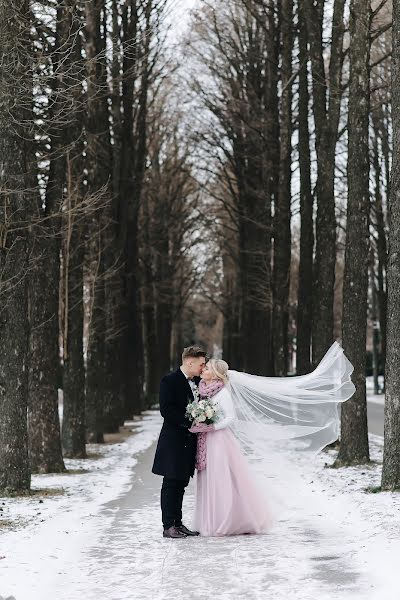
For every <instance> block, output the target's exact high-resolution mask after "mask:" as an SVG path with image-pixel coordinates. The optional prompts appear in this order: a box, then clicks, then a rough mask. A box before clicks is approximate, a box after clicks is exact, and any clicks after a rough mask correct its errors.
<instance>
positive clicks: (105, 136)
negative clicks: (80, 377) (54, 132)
mask: <svg viewBox="0 0 400 600" xmlns="http://www.w3.org/2000/svg"><path fill="white" fill-rule="evenodd" d="M104 11H105V2H104V0H92V1H91V2H87V3H86V29H85V33H86V38H85V44H86V56H87V64H86V70H87V127H86V138H87V149H86V154H87V168H88V179H87V200H88V202H89V203H93V205H94V209H95V210H94V212H93V213H92V214H93V216H92V217H91V218H90V220H89V222H88V236H87V240H86V255H87V264H88V269H89V272H90V275H89V278H90V282H91V303H90V308H91V310H90V321H89V331H88V335H89V340H88V353H87V364H86V390H85V391H86V402H85V408H86V432H87V440H88V441H90V442H95V443H102V442H103V441H104V435H103V434H104V406H105V398H104V391H105V378H106V375H105V373H106V369H107V365H106V357H105V347H106V329H107V327H106V292H105V280H106V276H107V272H106V253H108V252H110V251H111V248H108V247H106V230H107V227H108V226H109V223H108V221H109V220H110V207H111V195H110V192H109V177H110V165H111V158H110V152H111V149H110V133H109V124H108V108H107V96H106V89H107V81H106V66H105V61H106V56H105V47H106V45H105V40H104V38H103V37H102V32H101V23H102V15H103V19H104V20H105V17H104Z"/></svg>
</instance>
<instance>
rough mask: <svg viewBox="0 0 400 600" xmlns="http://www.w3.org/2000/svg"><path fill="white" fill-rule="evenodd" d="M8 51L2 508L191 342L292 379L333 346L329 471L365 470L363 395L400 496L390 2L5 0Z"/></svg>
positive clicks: (398, 229)
mask: <svg viewBox="0 0 400 600" xmlns="http://www.w3.org/2000/svg"><path fill="white" fill-rule="evenodd" d="M0 55H1V59H0V77H1V85H0V127H1V136H0V160H1V170H0V186H1V197H0V496H1V497H7V496H20V495H26V494H28V495H29V493H30V488H31V477H32V476H33V475H34V474H50V473H63V472H65V471H66V463H65V460H66V459H85V458H86V456H87V444H99V445H102V444H103V443H104V441H105V436H107V435H108V434H113V433H116V432H118V431H119V428H120V427H121V426H123V425H124V423H125V421H126V420H129V419H132V418H134V417H135V418H136V417H138V416H139V415H141V414H142V413H143V412H145V411H148V410H149V409H151V407H154V406H155V404H156V403H157V398H158V388H159V381H160V378H161V376H162V375H163V374H165V373H167V372H168V371H170V370H171V369H172V368H176V367H177V365H179V364H180V355H181V352H182V349H183V347H184V346H187V345H189V344H199V345H200V346H203V347H204V348H205V349H206V350H207V352H208V354H209V355H210V356H218V357H223V358H224V360H226V361H227V362H228V363H229V365H230V366H231V367H232V368H234V369H236V370H239V371H240V370H244V371H247V372H249V373H254V374H258V375H270V376H277V377H280V376H292V375H302V374H306V373H309V372H310V371H311V370H312V369H314V368H315V366H316V365H317V364H318V362H319V361H320V360H321V358H322V357H323V356H324V354H325V352H326V351H327V349H328V348H329V346H330V345H331V344H332V342H333V341H334V340H335V339H336V340H339V341H340V342H341V344H342V345H343V348H344V350H345V353H346V355H347V356H348V358H349V360H350V361H351V362H352V364H353V365H354V373H353V382H354V383H355V385H356V393H355V395H354V396H353V398H352V399H351V400H350V401H348V402H347V403H345V404H344V405H343V407H342V413H341V421H342V426H341V437H340V441H338V443H337V445H336V449H338V454H337V457H336V460H335V466H336V467H348V466H350V465H368V463H369V462H370V453H369V443H368V421H367V387H368V385H367V384H368V382H369V383H370V385H371V386H372V388H373V389H372V392H371V393H374V394H375V396H379V395H380V396H381V397H382V399H383V398H384V399H385V408H384V411H385V416H384V424H385V431H384V453H383V465H382V468H381V470H380V477H381V479H380V484H379V488H380V490H382V491H383V490H392V491H394V490H398V489H399V488H400V364H399V357H400V262H399V251H400V204H399V202H400V163H399V161H398V157H399V153H400V70H399V61H400V2H399V0H393V2H392V1H391V0H229V2H227V1H226V0H225V1H223V0H197V1H196V0H194V1H193V2H189V3H185V2H183V0H43V1H42V0H35V1H29V0H12V1H11V0H0ZM382 402H383V400H382ZM59 403H60V404H61V406H62V423H61V425H60V420H59ZM381 497H382V495H381ZM0 592H1V589H0Z"/></svg>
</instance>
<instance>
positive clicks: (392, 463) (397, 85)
mask: <svg viewBox="0 0 400 600" xmlns="http://www.w3.org/2000/svg"><path fill="white" fill-rule="evenodd" d="M392 119H393V163H392V173H391V183H390V196H389V257H388V273H387V283H388V320H387V349H386V369H385V380H386V397H385V445H384V452H383V469H382V489H385V490H394V489H399V488H400V372H399V358H398V357H399V355H400V262H399V257H400V2H399V0H394V1H393V55H392Z"/></svg>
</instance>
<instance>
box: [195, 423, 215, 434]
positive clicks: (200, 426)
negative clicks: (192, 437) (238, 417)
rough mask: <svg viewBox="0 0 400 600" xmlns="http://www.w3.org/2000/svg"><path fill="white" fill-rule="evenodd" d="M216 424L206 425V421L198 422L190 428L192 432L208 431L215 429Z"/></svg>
mask: <svg viewBox="0 0 400 600" xmlns="http://www.w3.org/2000/svg"><path fill="white" fill-rule="evenodd" d="M214 429H215V427H214V425H212V424H211V425H206V424H205V423H198V424H197V425H193V427H191V428H190V429H189V431H190V432H191V433H206V432H207V431H214Z"/></svg>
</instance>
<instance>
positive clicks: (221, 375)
mask: <svg viewBox="0 0 400 600" xmlns="http://www.w3.org/2000/svg"><path fill="white" fill-rule="evenodd" d="M207 365H208V366H209V367H210V369H211V371H212V372H213V373H214V375H215V377H217V378H218V379H222V381H223V382H224V383H225V385H226V384H227V383H228V381H229V377H228V369H229V365H228V363H227V362H225V361H224V360H222V359H221V358H210V360H209V361H208V362H207Z"/></svg>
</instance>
